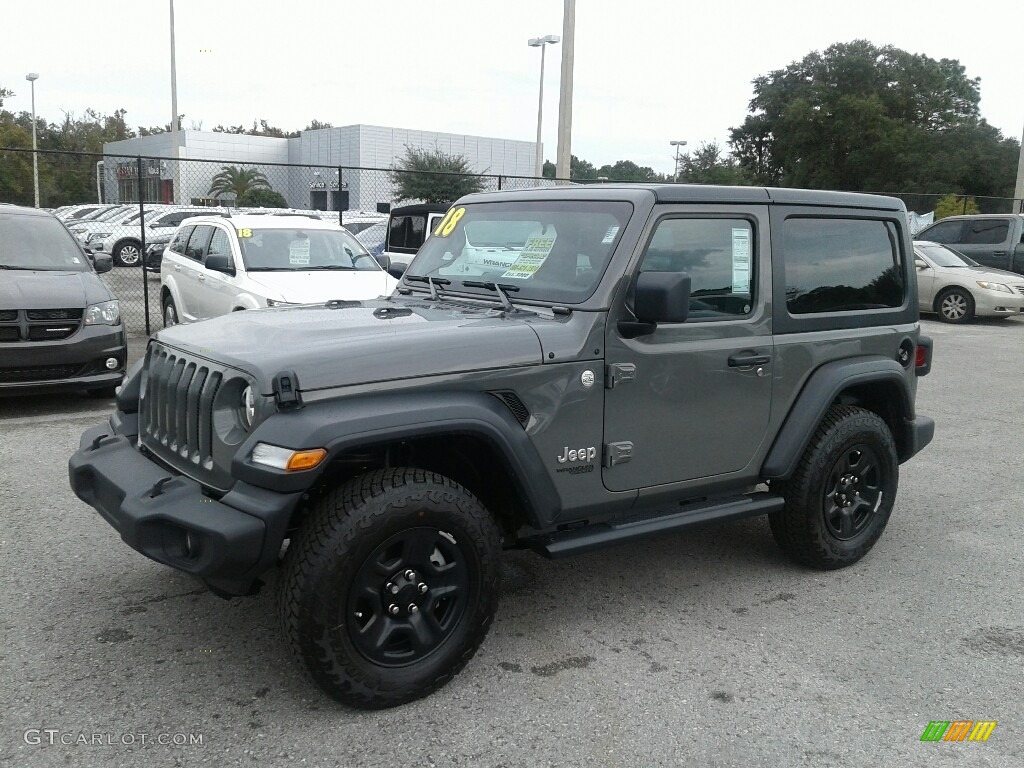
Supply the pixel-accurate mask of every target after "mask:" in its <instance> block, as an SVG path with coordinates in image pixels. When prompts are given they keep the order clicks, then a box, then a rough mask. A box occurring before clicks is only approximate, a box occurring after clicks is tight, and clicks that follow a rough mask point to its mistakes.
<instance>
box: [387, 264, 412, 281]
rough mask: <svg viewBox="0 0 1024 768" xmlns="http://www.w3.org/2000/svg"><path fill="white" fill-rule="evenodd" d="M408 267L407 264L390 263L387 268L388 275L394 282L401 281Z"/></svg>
mask: <svg viewBox="0 0 1024 768" xmlns="http://www.w3.org/2000/svg"><path fill="white" fill-rule="evenodd" d="M408 266H409V265H408V264H398V263H396V262H392V263H391V264H390V266H388V274H389V275H391V276H392V277H393V278H395V279H396V280H401V279H402V275H404V274H405V270H406V268H407V267H408Z"/></svg>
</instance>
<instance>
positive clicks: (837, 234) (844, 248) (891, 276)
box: [783, 217, 906, 315]
mask: <svg viewBox="0 0 1024 768" xmlns="http://www.w3.org/2000/svg"><path fill="white" fill-rule="evenodd" d="M783 242H784V246H783V259H784V261H785V267H784V269H785V277H786V308H787V309H788V310H789V313H790V314H791V315H801V314H809V313H819V312H843V311H848V310H858V309H882V308H886V307H899V306H901V305H902V304H903V297H904V295H905V290H906V289H905V286H904V280H903V267H902V257H901V255H900V248H899V236H898V232H897V230H896V226H895V224H894V223H893V222H891V221H881V220H871V219H826V218H820V219H815V218H795V217H794V218H790V219H787V220H786V222H785V225H784V236H783Z"/></svg>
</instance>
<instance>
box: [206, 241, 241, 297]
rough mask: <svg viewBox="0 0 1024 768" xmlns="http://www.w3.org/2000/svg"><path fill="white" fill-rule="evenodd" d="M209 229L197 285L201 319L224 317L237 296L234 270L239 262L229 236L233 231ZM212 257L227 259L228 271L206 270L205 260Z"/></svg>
mask: <svg viewBox="0 0 1024 768" xmlns="http://www.w3.org/2000/svg"><path fill="white" fill-rule="evenodd" d="M211 229H212V230H213V232H212V235H211V237H210V242H209V244H208V245H207V248H206V253H205V255H204V257H203V270H202V273H201V275H200V276H199V283H200V285H201V286H202V287H201V289H200V291H199V295H200V297H201V301H202V311H203V317H218V316H219V315H226V314H227V313H228V312H230V311H231V310H233V309H234V308H235V299H236V298H237V296H238V288H237V280H236V279H235V269H236V265H237V264H238V263H239V261H240V260H239V257H238V254H237V253H236V252H235V250H234V249H233V244H234V241H235V238H234V237H232V235H231V234H230V232H231V231H233V230H229V228H227V227H221V226H217V227H211ZM214 255H217V256H226V257H227V259H228V269H227V270H226V271H220V270H215V269H209V268H207V266H206V260H207V259H209V258H210V257H211V256H214Z"/></svg>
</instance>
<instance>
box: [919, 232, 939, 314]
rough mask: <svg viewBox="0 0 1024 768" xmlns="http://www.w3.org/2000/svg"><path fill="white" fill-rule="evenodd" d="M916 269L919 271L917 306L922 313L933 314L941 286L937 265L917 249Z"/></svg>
mask: <svg viewBox="0 0 1024 768" xmlns="http://www.w3.org/2000/svg"><path fill="white" fill-rule="evenodd" d="M914 267H915V269H916V271H917V306H918V308H919V309H920V310H921V311H922V312H931V311H932V303H933V302H934V301H935V290H936V286H937V285H938V284H939V280H938V278H937V276H936V274H935V265H934V264H932V262H931V261H930V260H929V259H928V257H927V256H925V255H924V254H923V253H921V252H920V251H918V250H917V249H916V248H915V249H914Z"/></svg>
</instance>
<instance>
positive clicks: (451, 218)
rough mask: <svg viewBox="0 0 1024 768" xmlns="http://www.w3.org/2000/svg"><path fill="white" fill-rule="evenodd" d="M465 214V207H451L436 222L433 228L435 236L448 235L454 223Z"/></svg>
mask: <svg viewBox="0 0 1024 768" xmlns="http://www.w3.org/2000/svg"><path fill="white" fill-rule="evenodd" d="M465 215H466V209H465V208H452V209H450V210H449V211H448V213H446V214H445V215H444V218H443V219H441V220H440V221H439V222H438V223H437V227H436V228H435V229H434V235H435V236H436V237H448V235H450V234H451V233H452V232H454V231H455V225H456V224H458V223H459V221H460V220H461V219H462V217H463V216H465Z"/></svg>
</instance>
